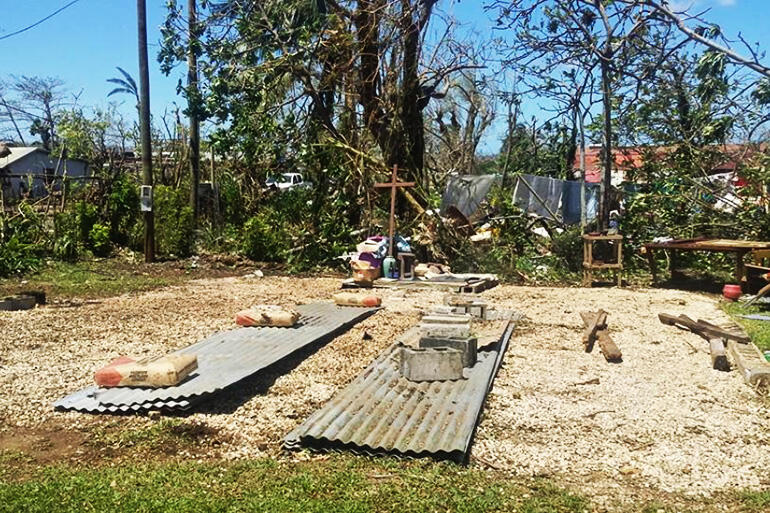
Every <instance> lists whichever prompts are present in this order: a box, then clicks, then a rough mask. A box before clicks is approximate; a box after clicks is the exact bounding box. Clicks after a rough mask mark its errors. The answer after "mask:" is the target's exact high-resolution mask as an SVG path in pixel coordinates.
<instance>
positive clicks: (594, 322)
mask: <svg viewBox="0 0 770 513" xmlns="http://www.w3.org/2000/svg"><path fill="white" fill-rule="evenodd" d="M580 317H581V318H582V319H583V324H585V325H586V329H585V331H584V332H583V346H584V347H585V350H586V353H590V352H591V351H593V349H594V342H595V341H596V332H598V331H599V330H603V329H606V328H607V312H605V311H604V310H599V311H598V312H595V313H594V312H580Z"/></svg>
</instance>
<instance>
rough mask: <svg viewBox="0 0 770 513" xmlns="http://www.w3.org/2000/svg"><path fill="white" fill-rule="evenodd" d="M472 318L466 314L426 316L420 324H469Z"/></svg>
mask: <svg viewBox="0 0 770 513" xmlns="http://www.w3.org/2000/svg"><path fill="white" fill-rule="evenodd" d="M471 320H472V317H471V316H470V315H467V314H452V315H426V316H424V317H423V318H422V320H421V321H420V322H421V323H422V324H470V322H471Z"/></svg>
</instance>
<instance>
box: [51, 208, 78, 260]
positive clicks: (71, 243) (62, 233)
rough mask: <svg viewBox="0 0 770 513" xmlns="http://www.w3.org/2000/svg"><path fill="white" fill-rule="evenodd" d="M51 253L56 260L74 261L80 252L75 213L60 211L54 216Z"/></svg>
mask: <svg viewBox="0 0 770 513" xmlns="http://www.w3.org/2000/svg"><path fill="white" fill-rule="evenodd" d="M53 225H54V236H53V255H54V257H55V258H56V259H58V260H64V261H65V262H74V261H75V260H77V259H78V255H79V254H80V248H79V246H80V239H79V230H78V221H77V215H75V214H73V213H72V212H62V213H60V214H56V216H55V217H54V222H53Z"/></svg>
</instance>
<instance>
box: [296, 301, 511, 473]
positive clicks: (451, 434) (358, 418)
mask: <svg viewBox="0 0 770 513" xmlns="http://www.w3.org/2000/svg"><path fill="white" fill-rule="evenodd" d="M517 320H518V316H513V317H512V318H511V319H510V320H509V322H508V323H507V324H506V325H505V329H504V331H503V333H502V335H501V337H500V339H499V340H498V341H497V342H496V343H494V344H491V345H489V346H486V347H484V348H481V349H479V354H478V361H477V363H476V364H475V365H474V366H473V367H472V368H470V369H466V378H467V379H463V380H457V381H443V382H421V383H416V382H412V381H409V380H407V379H406V378H404V377H403V376H401V372H400V365H399V353H400V350H401V347H404V344H402V343H396V344H393V345H392V346H390V347H389V348H388V349H386V350H385V351H384V352H383V353H382V354H381V355H380V356H379V357H378V358H377V359H376V360H375V361H374V362H372V364H371V365H369V367H367V368H366V369H365V370H364V371H363V372H362V373H361V374H360V375H359V376H358V377H357V378H356V379H355V380H354V381H353V382H352V383H351V384H350V385H349V386H348V387H346V388H345V389H343V390H342V391H340V392H339V393H337V394H336V395H335V396H334V397H333V398H332V399H331V400H330V401H329V403H327V404H326V405H325V406H324V407H323V408H321V409H320V410H318V411H316V412H315V413H313V414H312V415H311V416H310V417H309V418H308V419H307V420H306V421H305V422H304V423H302V425H300V426H299V427H297V428H296V429H295V430H294V431H292V432H291V433H289V435H288V436H287V437H286V439H285V442H284V445H285V447H287V448H289V449H292V448H298V447H300V446H306V447H309V448H314V449H335V448H339V449H352V450H356V451H362V452H367V453H396V454H399V455H403V456H410V457H422V456H432V457H436V458H440V459H453V460H456V461H458V462H462V461H465V460H466V459H467V456H468V449H469V448H470V442H471V438H472V436H473V433H474V431H475V428H476V424H477V422H478V419H479V416H480V414H481V409H482V407H483V405H484V400H485V398H486V396H487V393H488V391H489V389H490V388H491V386H492V381H493V380H494V377H495V375H496V374H497V370H498V369H499V368H500V365H501V363H502V358H503V355H504V353H505V351H506V349H507V347H508V342H509V340H510V338H511V335H512V334H513V330H514V328H515V323H516V321H517Z"/></svg>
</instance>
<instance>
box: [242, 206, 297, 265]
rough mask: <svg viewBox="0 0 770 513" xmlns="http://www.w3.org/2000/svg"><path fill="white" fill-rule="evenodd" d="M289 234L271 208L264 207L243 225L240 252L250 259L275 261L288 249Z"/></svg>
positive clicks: (283, 255) (281, 257) (282, 256)
mask: <svg viewBox="0 0 770 513" xmlns="http://www.w3.org/2000/svg"><path fill="white" fill-rule="evenodd" d="M288 239H289V235H288V233H287V232H286V230H285V228H284V226H283V223H281V222H280V221H279V219H277V216H275V212H274V211H273V210H272V209H265V210H263V211H262V212H261V213H260V214H258V215H256V216H254V217H252V218H251V219H249V220H248V221H246V224H245V225H244V226H243V238H242V242H241V252H242V253H243V254H244V255H246V256H247V257H249V258H250V259H252V260H257V261H262V262H277V261H280V260H283V258H284V257H285V255H286V251H287V250H288V249H289V241H288Z"/></svg>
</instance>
